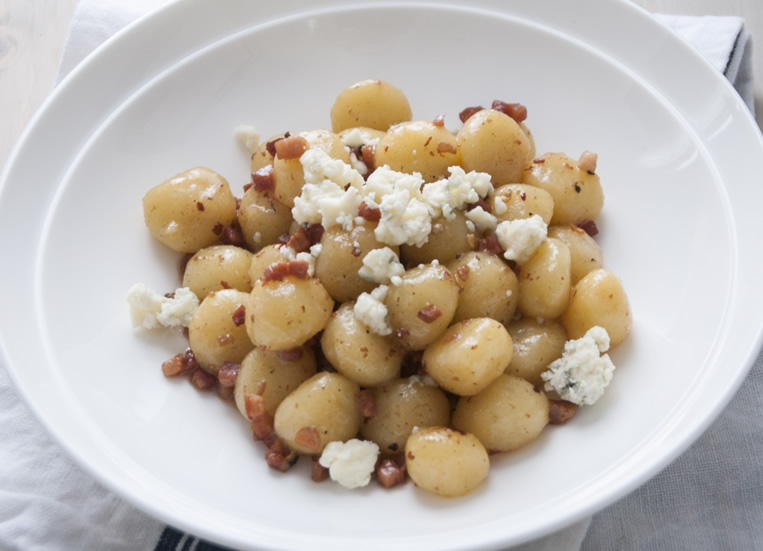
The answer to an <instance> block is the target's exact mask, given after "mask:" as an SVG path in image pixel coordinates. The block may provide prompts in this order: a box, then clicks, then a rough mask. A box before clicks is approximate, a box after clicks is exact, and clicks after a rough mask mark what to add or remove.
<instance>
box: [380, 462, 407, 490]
mask: <svg viewBox="0 0 763 551" xmlns="http://www.w3.org/2000/svg"><path fill="white" fill-rule="evenodd" d="M376 479H377V480H378V481H379V484H381V485H382V486H384V487H385V488H392V487H393V486H397V485H398V484H403V483H405V470H404V469H403V468H402V467H400V465H398V464H397V463H395V462H394V461H393V460H392V459H385V460H383V461H382V462H381V463H380V464H379V466H378V467H377V468H376Z"/></svg>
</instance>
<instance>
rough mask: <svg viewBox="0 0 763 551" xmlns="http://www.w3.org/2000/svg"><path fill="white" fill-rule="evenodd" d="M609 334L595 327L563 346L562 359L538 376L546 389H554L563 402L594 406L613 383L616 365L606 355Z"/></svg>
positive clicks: (551, 364) (601, 328)
mask: <svg viewBox="0 0 763 551" xmlns="http://www.w3.org/2000/svg"><path fill="white" fill-rule="evenodd" d="M607 350H609V335H608V334H607V331H606V329H604V328H603V327H599V326H595V327H592V328H591V329H589V330H588V331H587V332H586V334H585V335H584V336H583V337H581V338H579V339H575V340H569V341H567V342H566V343H565V344H564V350H563V351H562V357H561V358H559V359H557V360H555V361H553V362H551V363H550V364H549V366H548V370H547V371H544V372H543V373H541V378H542V379H543V380H544V381H545V382H546V385H545V388H546V390H554V391H556V393H557V394H559V396H560V397H561V398H562V399H563V400H567V401H569V402H573V403H575V404H578V405H591V404H594V403H595V402H596V401H597V400H598V399H599V398H601V397H602V395H603V394H604V389H605V388H606V387H607V385H609V382H610V381H611V380H612V374H613V372H614V371H615V365H614V364H613V363H612V360H611V359H610V358H609V355H608V354H604V355H603V356H600V354H602V353H604V352H606V351H607Z"/></svg>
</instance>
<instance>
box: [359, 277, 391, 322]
mask: <svg viewBox="0 0 763 551" xmlns="http://www.w3.org/2000/svg"><path fill="white" fill-rule="evenodd" d="M398 277H399V276H398ZM388 290H389V287H387V286H386V285H379V286H378V287H377V288H376V289H374V290H373V291H371V292H370V293H361V294H360V296H359V297H358V299H357V300H356V301H355V306H354V307H353V313H354V314H355V317H356V318H357V319H358V320H360V321H362V322H363V323H365V324H366V325H367V326H368V328H369V329H371V331H373V332H374V333H376V334H377V335H382V336H384V335H389V334H391V333H392V327H391V326H390V324H389V311H388V310H387V306H386V305H385V304H384V298H385V297H386V296H387V291H388Z"/></svg>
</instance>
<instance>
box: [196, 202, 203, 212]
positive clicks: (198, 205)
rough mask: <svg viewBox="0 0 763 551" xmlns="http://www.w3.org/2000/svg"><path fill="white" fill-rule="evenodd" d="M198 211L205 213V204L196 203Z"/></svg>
mask: <svg viewBox="0 0 763 551" xmlns="http://www.w3.org/2000/svg"><path fill="white" fill-rule="evenodd" d="M196 209H197V210H199V211H200V212H204V203H202V202H201V201H196Z"/></svg>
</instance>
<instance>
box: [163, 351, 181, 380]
mask: <svg viewBox="0 0 763 551" xmlns="http://www.w3.org/2000/svg"><path fill="white" fill-rule="evenodd" d="M184 368H185V362H184V361H183V354H182V353H181V354H175V355H174V356H173V357H172V358H170V359H169V360H166V361H164V362H162V373H164V376H165V377H175V376H177V375H180V374H181V373H183V370H184Z"/></svg>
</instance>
